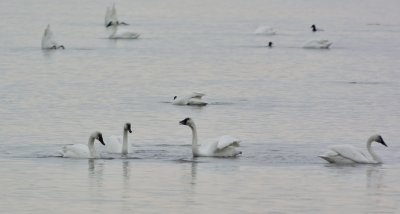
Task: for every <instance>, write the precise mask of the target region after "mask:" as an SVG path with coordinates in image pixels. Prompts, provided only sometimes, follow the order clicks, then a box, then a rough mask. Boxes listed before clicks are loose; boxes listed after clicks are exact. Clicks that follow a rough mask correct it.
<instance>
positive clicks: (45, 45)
mask: <svg viewBox="0 0 400 214" xmlns="http://www.w3.org/2000/svg"><path fill="white" fill-rule="evenodd" d="M58 48H62V49H64V46H63V45H59V44H58V43H57V42H56V40H55V39H54V34H53V32H52V31H51V29H50V25H47V27H46V29H45V30H44V33H43V37H42V49H58Z"/></svg>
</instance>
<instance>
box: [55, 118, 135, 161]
mask: <svg viewBox="0 0 400 214" xmlns="http://www.w3.org/2000/svg"><path fill="white" fill-rule="evenodd" d="M128 132H129V133H132V129H131V124H130V123H125V125H124V130H123V139H122V141H121V139H120V137H119V136H111V137H110V138H109V141H110V142H107V144H105V143H104V140H103V136H102V134H101V132H94V133H93V134H91V135H90V137H89V142H88V145H84V144H73V145H66V146H64V147H63V149H62V151H61V156H62V157H65V158H100V154H99V153H98V152H97V149H96V147H95V146H94V142H95V140H98V141H99V142H100V143H101V144H102V145H103V146H105V150H106V151H107V152H109V153H121V154H122V155H123V156H126V155H128V152H129V147H128Z"/></svg>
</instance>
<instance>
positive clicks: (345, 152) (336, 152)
mask: <svg viewBox="0 0 400 214" xmlns="http://www.w3.org/2000/svg"><path fill="white" fill-rule="evenodd" d="M372 142H377V143H381V144H382V145H384V146H386V147H387V145H386V143H385V141H383V139H382V137H381V136H380V135H373V136H371V137H370V138H369V139H368V141H367V151H368V153H369V155H367V154H365V153H364V152H363V151H362V150H360V149H358V148H356V147H354V146H351V145H336V146H332V147H330V150H328V151H327V152H325V153H324V154H323V155H320V156H319V157H320V158H322V159H324V160H326V161H328V162H329V163H338V164H349V163H351V164H354V163H363V164H377V163H382V160H381V159H380V158H379V156H378V155H376V154H375V152H374V151H373V150H372V148H371V144H372Z"/></svg>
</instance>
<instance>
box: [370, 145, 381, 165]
mask: <svg viewBox="0 0 400 214" xmlns="http://www.w3.org/2000/svg"><path fill="white" fill-rule="evenodd" d="M372 142H374V141H373V140H372V139H368V142H367V150H368V152H369V154H370V155H371V157H372V159H373V160H374V161H375V162H376V163H382V160H381V158H380V157H379V156H378V155H377V154H376V153H375V152H374V150H373V149H372V146H371V144H372Z"/></svg>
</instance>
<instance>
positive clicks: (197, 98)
mask: <svg viewBox="0 0 400 214" xmlns="http://www.w3.org/2000/svg"><path fill="white" fill-rule="evenodd" d="M204 95H205V94H203V93H198V92H192V93H190V94H186V95H182V96H179V97H178V96H174V100H173V101H172V104H174V105H193V106H205V105H207V104H208V103H207V102H204V101H203V100H202V99H201V98H202V97H203V96H204Z"/></svg>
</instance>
